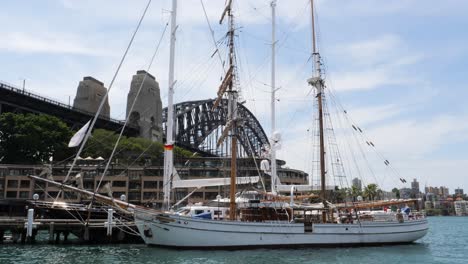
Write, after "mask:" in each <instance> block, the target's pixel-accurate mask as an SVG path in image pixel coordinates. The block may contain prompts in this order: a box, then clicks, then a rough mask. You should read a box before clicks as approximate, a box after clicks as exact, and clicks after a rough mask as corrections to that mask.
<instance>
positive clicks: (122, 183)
mask: <svg viewBox="0 0 468 264" xmlns="http://www.w3.org/2000/svg"><path fill="white" fill-rule="evenodd" d="M112 186H113V187H127V182H126V181H113V182H112Z"/></svg>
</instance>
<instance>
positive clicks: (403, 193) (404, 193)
mask: <svg viewBox="0 0 468 264" xmlns="http://www.w3.org/2000/svg"><path fill="white" fill-rule="evenodd" d="M411 194H412V189H410V188H401V189H400V198H401V199H409V198H411Z"/></svg>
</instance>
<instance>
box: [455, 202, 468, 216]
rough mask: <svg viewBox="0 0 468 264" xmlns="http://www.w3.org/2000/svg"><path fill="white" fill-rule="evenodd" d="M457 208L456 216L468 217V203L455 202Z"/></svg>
mask: <svg viewBox="0 0 468 264" xmlns="http://www.w3.org/2000/svg"><path fill="white" fill-rule="evenodd" d="M454 206H455V214H456V215H457V216H465V215H468V201H463V200H460V201H455V202H454Z"/></svg>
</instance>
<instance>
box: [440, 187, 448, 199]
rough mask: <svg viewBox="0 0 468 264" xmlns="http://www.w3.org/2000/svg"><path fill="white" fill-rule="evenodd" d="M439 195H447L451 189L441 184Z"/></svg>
mask: <svg viewBox="0 0 468 264" xmlns="http://www.w3.org/2000/svg"><path fill="white" fill-rule="evenodd" d="M439 195H440V196H442V197H447V196H449V195H450V193H449V189H448V188H447V187H445V186H440V189H439Z"/></svg>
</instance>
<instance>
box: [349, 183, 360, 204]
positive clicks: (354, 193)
mask: <svg viewBox="0 0 468 264" xmlns="http://www.w3.org/2000/svg"><path fill="white" fill-rule="evenodd" d="M350 192H351V196H352V197H353V201H356V198H357V197H358V196H361V195H362V191H361V190H359V188H358V187H357V186H355V185H353V186H351V190H350Z"/></svg>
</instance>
